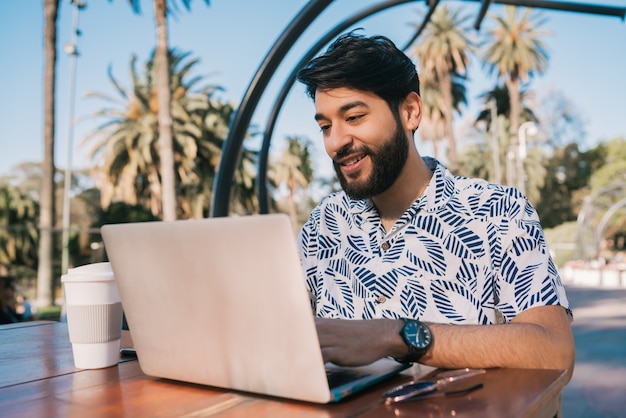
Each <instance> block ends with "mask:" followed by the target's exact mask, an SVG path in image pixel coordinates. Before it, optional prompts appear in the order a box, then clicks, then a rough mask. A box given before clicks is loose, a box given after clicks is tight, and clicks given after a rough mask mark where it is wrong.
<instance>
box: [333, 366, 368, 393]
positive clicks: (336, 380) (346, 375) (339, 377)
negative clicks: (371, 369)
mask: <svg viewBox="0 0 626 418" xmlns="http://www.w3.org/2000/svg"><path fill="white" fill-rule="evenodd" d="M367 375H368V373H367V372H364V371H360V370H351V369H335V368H331V369H326V377H327V378H328V386H329V387H330V388H331V389H333V388H336V387H338V386H341V385H345V384H346V383H350V382H352V381H354V380H357V379H360V378H362V377H364V376H367Z"/></svg>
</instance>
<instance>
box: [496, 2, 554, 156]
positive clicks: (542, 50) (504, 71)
mask: <svg viewBox="0 0 626 418" xmlns="http://www.w3.org/2000/svg"><path fill="white" fill-rule="evenodd" d="M504 11H505V15H504V17H500V16H491V17H492V18H493V19H494V20H495V21H496V23H497V25H496V27H495V28H494V29H492V30H491V31H490V38H489V39H488V40H487V42H486V49H485V52H484V60H485V63H486V65H487V66H488V68H489V71H490V73H494V72H495V73H497V75H498V77H501V78H502V79H503V80H504V83H505V85H506V87H507V89H508V92H509V95H510V125H509V135H510V138H511V140H510V145H512V146H516V145H517V144H518V138H517V133H518V129H519V127H520V107H521V104H520V103H521V97H520V91H521V83H522V82H526V81H528V78H529V76H532V75H533V74H534V73H535V72H537V73H542V72H543V71H544V70H545V68H546V66H547V63H548V54H547V52H546V47H545V45H544V43H543V41H542V37H543V36H544V35H546V34H548V32H547V31H544V30H541V29H540V26H541V25H542V24H543V20H539V19H538V15H534V14H531V11H532V9H523V12H522V14H521V16H520V18H519V20H517V11H518V8H517V7H515V6H504ZM518 158H519V156H518Z"/></svg>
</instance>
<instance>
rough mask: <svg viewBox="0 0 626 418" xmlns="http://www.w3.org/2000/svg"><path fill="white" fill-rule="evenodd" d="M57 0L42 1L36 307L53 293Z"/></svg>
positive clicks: (50, 300)
mask: <svg viewBox="0 0 626 418" xmlns="http://www.w3.org/2000/svg"><path fill="white" fill-rule="evenodd" d="M58 10H59V0H44V17H45V27H44V46H45V60H46V62H45V73H44V128H43V138H44V154H43V163H42V167H41V168H42V179H41V196H40V201H39V207H40V209H39V210H40V212H39V230H40V232H39V264H38V267H37V306H38V307H45V306H51V305H52V304H54V294H53V292H52V274H53V269H52V250H53V247H54V245H53V243H54V240H53V236H52V227H53V226H54V225H53V224H54V219H55V218H56V217H55V213H54V115H55V109H54V96H55V85H54V81H55V78H56V74H55V73H56V60H57V53H56V42H57V27H56V25H57V17H58Z"/></svg>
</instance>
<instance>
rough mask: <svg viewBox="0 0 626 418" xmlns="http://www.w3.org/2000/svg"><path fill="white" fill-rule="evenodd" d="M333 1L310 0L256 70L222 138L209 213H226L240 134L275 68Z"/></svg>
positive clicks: (213, 214) (236, 162)
mask: <svg viewBox="0 0 626 418" xmlns="http://www.w3.org/2000/svg"><path fill="white" fill-rule="evenodd" d="M332 1H333V0H312V1H310V2H308V3H307V4H306V5H305V6H304V7H303V8H302V10H301V11H300V12H299V13H298V14H297V15H296V17H295V18H294V19H293V20H292V21H291V23H290V24H289V26H288V27H287V29H285V31H283V33H282V34H281V35H280V37H279V38H278V40H277V41H276V42H275V43H274V46H273V47H272V49H271V50H270V51H269V52H268V54H267V55H266V56H265V59H264V60H263V62H262V63H261V65H260V66H259V68H258V70H257V71H256V73H255V76H254V78H253V79H252V81H251V83H250V85H249V86H248V89H247V90H246V92H245V94H244V97H243V99H242V101H241V103H240V105H239V108H238V109H237V112H236V113H235V116H234V117H233V119H232V121H231V124H230V127H229V130H228V137H226V141H224V145H223V146H222V157H221V158H220V164H219V166H218V170H217V173H216V175H215V183H214V185H213V199H212V202H211V213H210V216H211V217H218V216H228V206H229V203H230V192H231V183H232V181H233V178H234V174H235V169H236V167H237V164H238V162H239V155H240V153H241V145H242V143H243V138H244V136H245V134H246V131H247V130H248V126H249V125H250V120H251V119H252V113H254V110H255V109H256V105H257V104H258V102H259V99H260V98H261V95H262V94H263V91H264V90H265V88H266V86H267V84H268V82H269V80H270V79H271V77H272V75H273V74H274V71H275V70H276V68H277V67H278V65H279V64H280V62H281V60H282V59H283V58H284V57H285V55H286V54H287V52H289V49H290V48H291V46H292V45H293V44H294V43H295V41H296V39H298V37H299V36H300V35H301V34H302V32H304V30H305V29H306V28H307V27H308V25H309V24H310V22H311V21H313V20H314V19H315V18H316V17H317V16H318V15H319V14H320V13H321V12H322V11H323V10H324V9H325V8H326V7H328V5H329V4H330V3H331V2H332Z"/></svg>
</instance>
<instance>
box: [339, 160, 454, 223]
mask: <svg viewBox="0 0 626 418" xmlns="http://www.w3.org/2000/svg"><path fill="white" fill-rule="evenodd" d="M422 159H423V160H424V163H425V164H426V166H427V167H428V168H429V169H430V171H432V172H433V177H432V178H431V179H430V182H429V183H428V186H426V189H425V190H424V193H423V194H422V196H420V198H419V199H417V200H416V201H415V202H414V203H413V204H412V205H411V206H410V207H409V208H408V209H407V213H405V215H407V214H409V213H410V214H414V213H417V212H418V211H419V210H424V211H426V212H436V211H438V210H440V209H441V208H442V207H444V206H445V205H446V203H447V202H448V200H450V198H451V197H452V194H453V193H454V186H455V182H456V181H455V177H454V176H453V175H452V173H450V171H448V169H447V168H446V167H445V166H444V165H443V164H441V162H439V161H438V160H437V159H435V158H432V157H423V158H422ZM346 198H347V199H348V201H349V205H350V213H352V214H353V215H358V214H363V215H364V216H365V217H369V216H372V215H373V214H376V216H378V212H377V211H376V206H374V202H372V200H371V199H362V200H354V199H351V198H350V197H348V196H346ZM365 212H373V213H369V214H366V213H365Z"/></svg>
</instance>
